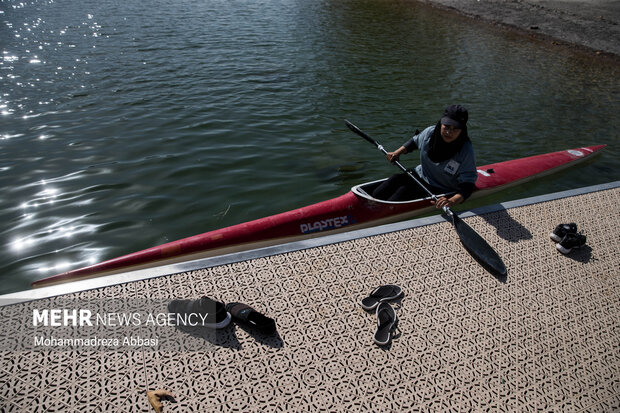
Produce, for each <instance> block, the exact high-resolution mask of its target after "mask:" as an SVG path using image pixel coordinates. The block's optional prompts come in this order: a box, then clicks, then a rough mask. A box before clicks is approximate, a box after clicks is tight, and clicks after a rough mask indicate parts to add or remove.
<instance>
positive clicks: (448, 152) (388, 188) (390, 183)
mask: <svg viewBox="0 0 620 413" xmlns="http://www.w3.org/2000/svg"><path fill="white" fill-rule="evenodd" d="M467 118H468V112H467V109H466V108H465V107H463V106H461V105H450V106H448V107H447V108H446V109H445V111H444V113H443V117H442V118H441V120H440V121H439V122H437V125H435V126H430V127H428V128H426V129H424V131H422V132H421V133H418V134H416V135H415V136H414V137H412V138H411V139H409V140H408V141H407V142H406V143H405V144H404V145H403V146H401V147H400V148H398V149H397V150H395V151H394V152H388V154H387V159H388V161H390V162H394V161H397V160H398V158H399V157H400V155H402V154H405V153H408V152H411V151H413V150H415V149H419V150H420V165H418V166H417V167H416V168H415V169H414V170H412V171H411V172H412V173H413V174H415V175H417V176H418V177H419V178H420V179H419V180H420V181H421V182H422V183H424V184H426V187H427V188H428V189H429V190H430V191H431V192H432V193H434V194H436V195H438V194H446V195H445V196H441V197H439V199H438V200H437V202H436V203H435V206H436V207H437V208H443V207H444V206H447V207H451V206H453V205H457V204H460V203H462V202H464V201H465V200H466V199H467V198H469V196H470V195H471V193H472V192H473V190H474V184H475V183H476V179H478V173H477V171H476V159H475V157H474V148H473V146H472V144H471V140H470V139H469V136H468V135H467ZM372 196H373V197H375V198H377V199H383V200H387V201H406V200H411V199H417V198H423V197H426V196H428V194H427V193H426V192H425V191H424V190H423V189H422V188H420V187H419V185H418V184H417V183H416V182H415V181H414V180H413V179H411V178H410V177H409V176H407V175H406V174H404V173H402V174H397V175H394V176H392V177H391V178H389V179H387V180H386V181H384V182H383V183H382V184H381V185H379V186H378V187H377V188H376V189H375V190H374V191H373V193H372Z"/></svg>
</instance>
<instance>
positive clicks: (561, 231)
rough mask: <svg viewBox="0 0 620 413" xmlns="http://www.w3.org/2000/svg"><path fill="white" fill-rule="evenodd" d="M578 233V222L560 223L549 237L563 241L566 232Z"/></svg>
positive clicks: (556, 240)
mask: <svg viewBox="0 0 620 413" xmlns="http://www.w3.org/2000/svg"><path fill="white" fill-rule="evenodd" d="M576 233H577V224H575V223H570V224H560V225H558V226H557V227H555V229H554V230H553V232H552V233H551V234H549V237H550V238H551V239H552V240H553V241H555V242H561V241H562V238H564V236H565V235H566V234H576Z"/></svg>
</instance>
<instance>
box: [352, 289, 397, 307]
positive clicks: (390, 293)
mask: <svg viewBox="0 0 620 413" xmlns="http://www.w3.org/2000/svg"><path fill="white" fill-rule="evenodd" d="M402 294H403V289H402V288H400V287H399V286H398V285H395V284H387V285H382V286H380V287H377V288H375V289H374V290H373V292H371V293H370V295H369V296H368V297H366V298H364V299H363V300H362V302H361V304H362V308H363V309H364V310H374V309H375V308H377V306H378V305H379V303H382V302H384V301H390V300H395V299H397V298H398V297H400V296H401V295H402Z"/></svg>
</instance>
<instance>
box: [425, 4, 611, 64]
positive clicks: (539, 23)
mask: <svg viewBox="0 0 620 413" xmlns="http://www.w3.org/2000/svg"><path fill="white" fill-rule="evenodd" d="M419 1H422V2H423V3H426V4H430V5H433V6H436V7H439V8H442V9H447V10H454V11H457V12H459V13H461V14H463V15H465V16H468V17H471V18H474V19H480V20H483V21H487V22H489V23H493V24H497V25H501V26H505V27H507V28H511V29H516V30H519V31H522V32H524V33H527V34H530V35H533V36H539V37H549V38H551V39H553V41H555V44H564V45H569V46H572V47H579V48H584V49H585V50H588V51H591V52H594V53H596V54H599V55H609V56H610V57H613V58H614V59H617V58H618V57H620V1H618V0H594V1H583V0H419Z"/></svg>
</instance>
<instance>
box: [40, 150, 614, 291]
mask: <svg viewBox="0 0 620 413" xmlns="http://www.w3.org/2000/svg"><path fill="white" fill-rule="evenodd" d="M605 146H606V145H597V146H589V147H584V148H577V149H569V150H564V151H559V152H552V153H547V154H543V155H536V156H531V157H527V158H521V159H514V160H511V161H505V162H499V163H495V164H491V165H485V166H481V167H479V168H478V169H477V170H478V181H477V182H476V190H475V191H474V193H473V194H472V196H471V198H474V197H480V196H483V195H488V194H490V193H492V192H496V191H499V190H502V189H505V188H508V187H511V186H513V185H518V184H522V183H524V182H527V181H529V180H532V179H534V178H538V177H541V176H545V175H548V174H550V173H553V172H557V171H559V170H561V169H564V168H567V167H569V166H573V165H575V164H577V163H579V162H581V161H584V160H585V159H588V158H590V157H592V156H593V155H595V154H597V153H599V152H600V151H601V150H602V149H603V148H604V147H605ZM382 181H383V180H379V181H374V182H369V183H365V184H361V185H357V186H355V187H353V188H352V189H351V191H349V192H348V193H346V194H344V195H342V196H339V197H337V198H333V199H330V200H327V201H323V202H319V203H317V204H313V205H309V206H306V207H303V208H299V209H294V210H292V211H288V212H284V213H281V214H277V215H272V216H269V217H266V218H261V219H257V220H254V221H249V222H245V223H243V224H237V225H233V226H231V227H227V228H222V229H217V230H214V231H210V232H205V233H204V234H200V235H195V236H192V237H189V238H185V239H181V240H178V241H173V242H169V243H167V244H163V245H159V246H157V247H152V248H149V249H146V250H143V251H138V252H134V253H132V254H128V255H124V256H122V257H118V258H114V259H111V260H107V261H103V262H100V263H98V264H94V265H91V266H88V267H84V268H78V269H75V270H71V271H67V272H65V273H62V274H58V275H54V276H51V277H47V278H43V279H41V280H37V281H35V282H33V283H32V286H33V287H42V286H47V285H51V284H58V283H63V282H68V281H76V280H80V279H85V278H91V277H99V276H103V275H110V274H116V273H121V272H127V271H132V270H138V269H144V268H152V267H158V266H161V265H168V264H173V263H178V262H182V261H190V260H194V259H199V258H206V257H212V256H216V255H221V254H225V253H230V252H238V251H245V250H250V249H254V248H259V247H266V246H270V245H276V244H282V243H285V242H291V241H297V240H301V239H306V238H312V237H318V236H323V235H326V234H332V233H336V232H344V231H351V230H353V229H360V228H364V227H370V226H375V225H381V224H386V223H391V222H396V221H400V220H403V219H407V218H411V217H413V216H416V215H420V214H423V213H426V212H429V211H432V210H433V209H434V206H433V205H432V204H431V199H430V198H422V199H416V200H412V201H403V202H389V201H383V200H379V199H375V198H373V197H372V196H370V195H369V193H371V192H372V188H374V187H376V186H377V185H379V183H381V182H382Z"/></svg>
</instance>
